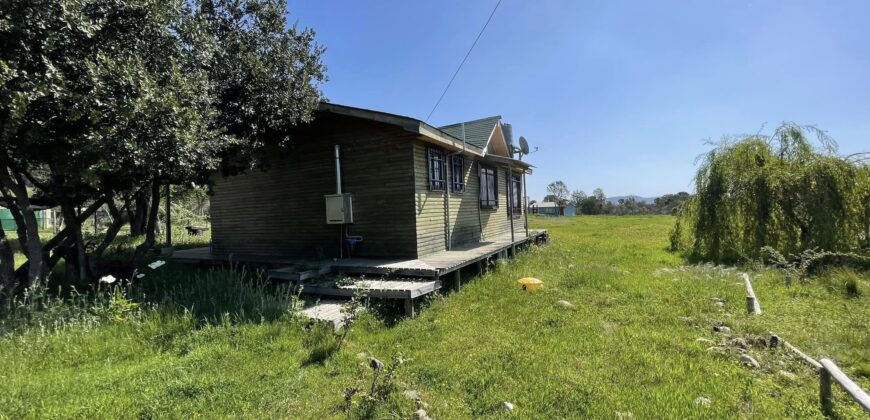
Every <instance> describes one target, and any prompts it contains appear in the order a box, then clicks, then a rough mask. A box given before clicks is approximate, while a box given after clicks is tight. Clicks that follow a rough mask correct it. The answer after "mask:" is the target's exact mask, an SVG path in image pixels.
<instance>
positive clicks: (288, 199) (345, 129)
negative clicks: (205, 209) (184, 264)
mask: <svg viewBox="0 0 870 420" xmlns="http://www.w3.org/2000/svg"><path fill="white" fill-rule="evenodd" d="M336 144H338V145H340V146H341V168H342V190H343V191H342V192H345V193H351V194H353V215H354V223H353V224H349V225H346V226H345V227H344V229H345V230H344V231H343V230H342V225H327V224H326V208H325V202H324V195H326V194H334V193H335V192H336V191H335V190H336V187H335V181H336V180H335V166H334V165H335V159H334V145H336ZM412 144H413V137H411V135H410V134H409V133H407V132H405V131H403V130H401V129H399V128H396V127H393V126H389V125H386V124H380V123H376V122H370V121H365V120H361V119H355V118H350V117H342V116H334V115H329V114H326V115H325V116H323V117H322V118H318V119H316V120H315V121H314V122H313V123H312V124H310V125H309V126H307V127H306V128H305V129H304V130H301V129H300V130H299V132H298V133H293V135H291V145H290V146H289V148H288V149H286V150H283V151H281V152H276V153H280V159H278V160H279V161H281V163H280V164H277V165H274V166H272V167H271V169H270V170H268V171H266V172H263V171H253V172H250V173H247V174H244V175H239V176H233V177H229V178H224V177H217V178H216V179H215V185H214V195H213V197H212V199H211V215H212V252H213V253H215V254H217V255H229V254H235V255H246V256H281V257H290V258H292V257H317V258H331V257H338V256H339V252H340V248H339V240H340V238H341V237H342V236H343V235H344V234H347V235H361V236H362V237H363V242H362V243H361V244H360V245H359V246H358V248H357V251H356V252H355V254H354V256H359V257H385V258H386V257H404V258H414V257H416V237H415V235H416V224H415V221H416V220H415V216H414V203H413V201H411V199H410V198H411V197H412V196H413V194H414V181H415V177H414V168H413V165H412V161H411V159H410V157H411V154H412ZM345 256H347V255H345Z"/></svg>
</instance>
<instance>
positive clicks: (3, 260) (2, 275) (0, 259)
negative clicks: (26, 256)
mask: <svg viewBox="0 0 870 420" xmlns="http://www.w3.org/2000/svg"><path fill="white" fill-rule="evenodd" d="M13 290H15V255H14V254H13V253H12V246H11V245H10V244H9V241H8V240H7V239H6V232H5V231H4V230H3V228H2V227H0V302H2V300H3V297H5V296H8V295H10V294H12V291H13Z"/></svg>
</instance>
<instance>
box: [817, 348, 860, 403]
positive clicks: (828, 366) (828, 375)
mask: <svg viewBox="0 0 870 420" xmlns="http://www.w3.org/2000/svg"><path fill="white" fill-rule="evenodd" d="M819 363H821V365H822V369H820V370H819V377H820V378H821V379H820V382H819V383H820V387H821V389H820V390H819V392H820V396H821V399H822V408H823V409H824V410H825V412H828V411H829V410H830V409H831V380H832V379H833V380H834V381H836V382H837V384H838V385H840V387H841V388H843V391H846V393H847V394H849V395H850V396H852V399H854V400H855V402H857V403H858V405H860V406H861V408H863V409H864V411H866V412H868V413H870V395H867V393H866V392H864V390H863V389H861V387H860V386H858V384H856V383H855V382H853V381H852V380H851V379H849V377H848V376H846V374H845V373H843V371H841V370H840V368H839V367H837V365H836V364H834V362H833V361H832V360H831V359H822V360H820V361H819Z"/></svg>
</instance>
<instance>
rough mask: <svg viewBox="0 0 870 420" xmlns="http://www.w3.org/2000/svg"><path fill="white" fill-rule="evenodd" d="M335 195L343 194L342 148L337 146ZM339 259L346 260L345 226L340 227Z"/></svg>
mask: <svg viewBox="0 0 870 420" xmlns="http://www.w3.org/2000/svg"><path fill="white" fill-rule="evenodd" d="M335 193H336V194H341V148H340V147H339V145H337V144H336V145H335ZM338 259H340V260H343V259H344V225H343V224H341V225H338Z"/></svg>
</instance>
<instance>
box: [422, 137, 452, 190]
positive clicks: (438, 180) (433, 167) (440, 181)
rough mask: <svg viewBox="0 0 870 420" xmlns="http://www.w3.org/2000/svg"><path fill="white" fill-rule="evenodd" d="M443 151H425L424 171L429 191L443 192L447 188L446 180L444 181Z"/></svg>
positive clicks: (431, 148) (428, 149)
mask: <svg viewBox="0 0 870 420" xmlns="http://www.w3.org/2000/svg"><path fill="white" fill-rule="evenodd" d="M444 160H445V156H444V151H443V150H441V149H438V148H435V147H428V148H427V149H426V169H427V171H426V172H427V174H428V176H427V179H428V184H429V191H444V189H445V188H447V180H446V179H445V178H446V177H445V174H444V170H445V169H446V165H445V162H444Z"/></svg>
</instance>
